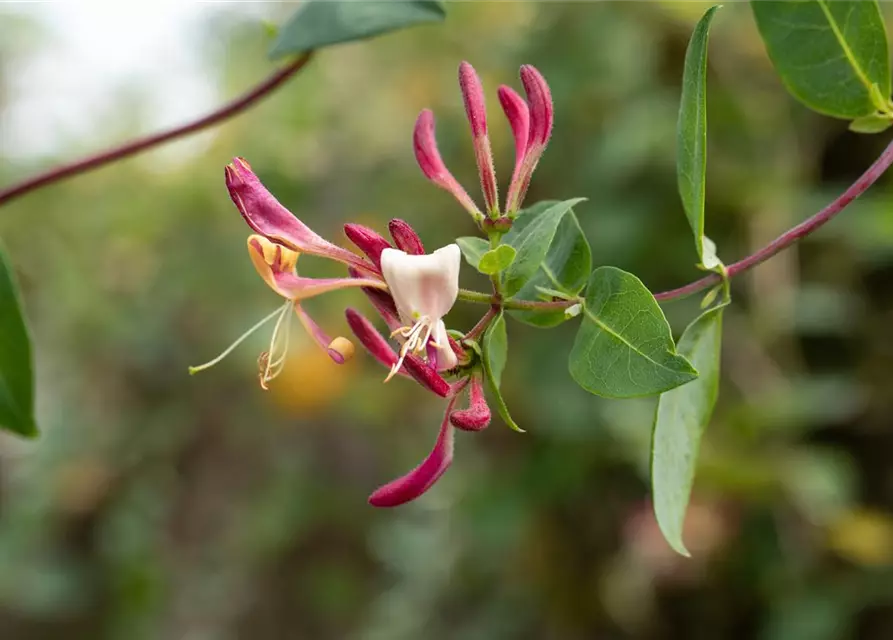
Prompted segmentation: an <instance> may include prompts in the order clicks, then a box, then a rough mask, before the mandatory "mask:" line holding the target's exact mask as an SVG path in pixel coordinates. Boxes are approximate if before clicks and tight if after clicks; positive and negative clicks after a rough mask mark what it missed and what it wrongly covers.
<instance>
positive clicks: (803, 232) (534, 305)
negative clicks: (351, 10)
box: [0, 52, 893, 338]
mask: <svg viewBox="0 0 893 640" xmlns="http://www.w3.org/2000/svg"><path fill="white" fill-rule="evenodd" d="M311 54H312V52H308V53H305V54H303V55H302V56H300V57H299V58H297V59H296V60H294V61H293V62H291V63H290V64H288V65H286V66H285V67H282V68H281V69H278V70H276V71H275V72H274V73H272V74H271V75H270V76H268V77H267V78H266V79H264V80H263V81H262V82H261V83H260V84H258V85H257V86H256V87H254V88H252V89H251V90H249V91H248V92H246V93H245V94H243V95H242V96H240V97H239V98H236V99H235V100H233V101H231V102H229V103H227V104H225V105H224V106H222V107H221V108H219V109H217V110H216V111H214V112H212V113H210V114H208V115H206V116H204V117H202V118H199V119H197V120H194V121H191V122H188V123H186V124H184V125H181V126H179V127H175V128H173V129H169V130H165V131H161V132H159V133H156V134H153V135H149V136H146V137H143V138H137V139H136V140H132V141H130V142H127V143H124V144H122V145H119V146H116V147H113V148H111V149H108V150H106V151H103V152H100V153H97V154H94V155H91V156H88V157H86V158H83V159H81V160H78V161H75V162H71V163H68V164H65V165H62V166H60V167H56V168H55V169H51V170H49V171H46V172H44V173H40V174H38V175H35V176H32V177H30V178H26V179H25V180H22V181H21V182H18V183H16V184H13V185H11V186H9V187H7V188H6V189H3V190H0V206H2V205H4V204H6V203H8V202H10V201H11V200H13V199H14V198H18V197H20V196H24V195H26V194H28V193H31V192H33V191H37V190H38V189H41V188H43V187H47V186H50V185H52V184H55V183H57V182H60V181H62V180H64V179H66V178H69V177H72V176H75V175H79V174H82V173H86V172H88V171H92V170H94V169H98V168H100V167H102V166H105V165H107V164H111V163H113V162H116V161H118V160H122V159H124V158H127V157H130V156H132V155H136V154H138V153H142V152H143V151H147V150H149V149H151V148H154V147H157V146H159V145H161V144H164V143H165V142H169V141H171V140H175V139H178V138H181V137H184V136H187V135H190V134H193V133H197V132H199V131H202V130H204V129H207V128H209V127H212V126H214V125H217V124H220V123H222V122H225V121H226V120H229V119H230V118H232V117H234V116H236V115H238V114H240V113H243V112H244V111H247V110H248V109H249V108H251V107H252V106H254V105H255V104H257V103H258V102H260V100H262V99H263V98H265V97H267V96H268V95H270V94H271V93H273V92H274V91H275V90H276V89H278V88H279V87H281V86H282V85H284V84H285V83H286V82H287V81H288V80H289V79H290V78H292V77H294V76H295V75H297V74H298V72H300V71H301V70H303V69H304V68H305V67H306V65H307V63H308V62H309V61H310V58H311ZM891 164H893V142H891V143H890V144H888V145H887V147H886V148H885V149H884V151H883V152H882V153H881V155H880V156H879V157H878V159H877V160H875V161H874V163H873V164H872V165H871V166H870V167H869V168H868V169H867V170H866V171H865V173H863V174H862V175H861V176H860V177H859V179H858V180H856V181H855V182H854V183H853V184H852V185H850V187H849V188H848V189H847V190H846V191H844V192H843V193H842V194H841V195H840V196H839V197H837V198H836V199H835V200H834V201H833V202H831V203H830V204H829V205H827V206H826V207H825V208H824V209H822V210H821V211H819V212H818V213H816V214H814V215H813V216H812V217H810V218H808V219H807V220H805V221H803V222H801V223H800V224H798V225H796V226H795V227H793V228H791V229H789V230H788V231H786V232H784V233H783V234H781V235H780V236H778V237H777V238H776V239H775V240H773V241H772V242H770V243H769V244H767V245H766V246H765V247H763V248H761V249H760V250H758V251H756V252H755V253H753V254H751V255H749V256H747V257H746V258H744V259H742V260H739V261H738V262H735V263H733V264H731V265H729V267H728V277H730V278H731V277H733V276H735V275H737V274H739V273H743V272H745V271H747V270H749V269H751V268H753V267H755V266H757V265H758V264H760V263H762V262H764V261H766V260H768V259H769V258H771V257H772V256H774V255H775V254H777V253H779V252H781V251H784V250H785V249H787V248H788V247H790V246H791V245H793V244H794V243H795V242H797V241H798V240H800V239H801V238H804V237H806V236H808V235H809V234H810V233H812V232H813V231H815V230H816V229H818V228H819V227H821V226H822V225H824V224H825V223H826V222H828V221H830V220H831V219H832V218H834V217H835V216H836V215H837V214H839V213H840V212H841V211H843V210H844V209H845V208H846V207H847V205H849V204H850V203H851V202H852V201H853V200H855V199H856V198H858V197H859V196H860V195H862V194H863V193H865V191H867V190H868V188H869V187H871V185H873V184H874V183H875V182H876V181H877V180H878V178H880V177H881V175H883V173H884V172H885V171H886V170H887V169H888V168H889V167H890V165H891ZM720 281H721V278H720V276H719V275H718V274H715V273H714V274H710V275H707V276H704V277H703V278H701V279H699V280H695V281H694V282H690V283H689V284H687V285H685V286H682V287H679V288H677V289H670V290H668V291H662V292H659V293H656V294H654V297H655V298H656V299H657V300H658V301H661V302H666V301H669V300H674V299H677V298H683V297H686V296H689V295H692V294H694V293H697V292H699V291H703V290H704V289H707V288H708V287H711V286H713V285H716V284H718V283H719V282H720ZM459 300H463V301H465V302H471V303H480V304H488V305H491V307H490V309H489V310H488V311H487V314H486V315H485V316H484V317H483V318H481V321H480V322H478V324H477V325H476V326H475V327H474V328H472V329H471V330H470V331H469V332H468V334H466V335H467V336H468V337H472V338H473V337H476V336H477V335H478V334H480V333H481V332H482V331H483V330H484V329H485V328H486V326H487V324H489V321H490V320H491V319H492V318H493V317H495V315H496V313H497V312H498V310H499V309H501V308H504V309H518V310H525V311H557V310H561V309H566V308H568V307H571V306H573V305H575V304H577V303H578V302H579V299H570V300H554V301H542V302H539V301H531V300H511V299H509V300H504V299H502V297H501V296H500V295H499V294H498V293H484V292H481V291H470V290H467V289H462V290H460V291H459Z"/></svg>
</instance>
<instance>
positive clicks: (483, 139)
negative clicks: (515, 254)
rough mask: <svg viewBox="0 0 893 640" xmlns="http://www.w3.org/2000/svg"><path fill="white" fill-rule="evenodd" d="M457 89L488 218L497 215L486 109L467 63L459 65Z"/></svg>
mask: <svg viewBox="0 0 893 640" xmlns="http://www.w3.org/2000/svg"><path fill="white" fill-rule="evenodd" d="M459 87H460V89H461V90H462V98H463V100H464V102H465V114H466V115H467V116H468V122H469V124H470V125H471V136H472V139H473V142H474V155H475V160H476V161H477V165H478V173H479V174H480V178H481V191H483V193H484V202H485V203H486V205H487V211H489V212H490V215H491V216H495V215H498V214H499V194H498V193H497V187H496V171H495V170H494V168H493V153H492V151H491V150H490V138H489V137H488V136H487V107H486V102H485V101H484V88H483V86H481V79H480V78H479V77H478V74H477V72H476V71H475V70H474V67H472V66H471V65H470V64H468V63H467V62H463V63H462V64H460V65H459Z"/></svg>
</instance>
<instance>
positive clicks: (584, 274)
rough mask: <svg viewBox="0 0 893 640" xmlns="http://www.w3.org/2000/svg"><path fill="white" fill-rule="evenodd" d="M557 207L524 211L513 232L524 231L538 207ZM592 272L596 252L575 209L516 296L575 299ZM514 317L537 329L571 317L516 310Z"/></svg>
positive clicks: (555, 313) (556, 233)
mask: <svg viewBox="0 0 893 640" xmlns="http://www.w3.org/2000/svg"><path fill="white" fill-rule="evenodd" d="M552 204H554V201H552V202H541V203H537V204H536V205H534V207H532V208H530V209H526V210H525V211H522V212H521V215H520V216H518V218H517V219H516V220H515V222H514V225H513V226H512V230H513V231H514V230H515V229H516V228H519V227H520V228H521V229H523V228H524V227H526V226H527V225H528V224H529V223H530V222H532V221H533V219H534V216H535V215H537V213H538V212H537V211H536V208H541V210H545V209H546V208H548V207H550V206H551V205H552ZM590 271H592V250H591V249H590V248H589V242H588V241H587V240H586V236H585V235H583V230H582V229H581V228H580V223H579V222H578V221H577V216H576V215H574V212H573V210H570V211H568V212H567V214H566V215H565V216H564V218H563V219H562V220H561V222H560V223H559V225H558V229H557V230H556V231H555V236H554V237H553V239H552V244H551V245H549V251H548V252H547V253H546V257H545V259H544V260H543V262H542V264H541V265H540V268H539V269H538V270H537V272H536V273H535V274H533V276H532V277H531V278H530V279H529V280H528V281H527V282H526V283H525V284H524V286H523V287H521V290H520V291H518V293H516V294H515V295H514V296H512V297H513V298H515V299H518V300H542V299H543V294H544V293H545V294H547V295H551V296H552V297H556V298H562V297H563V298H569V299H573V298H574V297H575V296H576V295H577V294H578V293H580V291H582V289H583V287H585V286H586V281H587V280H588V279H589V273H590ZM511 315H512V317H513V318H515V319H517V320H520V321H521V322H524V323H526V324H529V325H532V326H534V327H541V328H548V327H554V326H556V325H559V324H561V323H562V322H564V321H565V320H567V318H566V317H565V315H564V312H563V311H560V310H559V311H548V312H540V311H512V312H511Z"/></svg>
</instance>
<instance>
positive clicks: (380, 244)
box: [344, 223, 391, 270]
mask: <svg viewBox="0 0 893 640" xmlns="http://www.w3.org/2000/svg"><path fill="white" fill-rule="evenodd" d="M344 235H346V236H347V237H348V238H349V239H350V241H351V242H353V243H354V244H355V245H356V246H357V247H358V248H359V249H360V251H362V252H363V253H365V254H366V255H367V256H368V257H369V259H370V260H371V261H372V264H374V265H375V267H376V268H377V269H379V270H381V252H382V251H384V250H385V249H389V248H391V243H390V242H388V241H387V240H385V239H384V238H383V237H382V236H381V235H379V234H378V233H376V232H375V231H373V230H372V229H370V228H369V227H364V226H363V225H361V224H355V223H348V224H346V225H344Z"/></svg>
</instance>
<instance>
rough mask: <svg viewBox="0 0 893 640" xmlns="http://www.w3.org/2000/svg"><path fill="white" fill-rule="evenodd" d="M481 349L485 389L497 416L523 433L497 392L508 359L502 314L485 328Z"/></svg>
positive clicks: (506, 338)
mask: <svg viewBox="0 0 893 640" xmlns="http://www.w3.org/2000/svg"><path fill="white" fill-rule="evenodd" d="M481 348H482V350H483V358H482V359H483V363H484V373H485V374H486V376H485V378H486V379H487V387H488V388H489V389H490V393H491V394H492V395H493V399H494V400H495V401H496V409H497V410H498V411H499V415H500V416H502V419H503V420H504V421H505V423H506V424H507V425H508V426H509V427H511V428H512V429H514V430H515V431H518V432H519V433H524V429H522V428H521V427H519V426H518V425H517V424H516V423H515V421H514V420H512V416H511V415H510V414H509V410H508V407H507V406H506V405H505V400H503V399H502V394H501V393H500V392H499V385H500V383H501V382H502V372H503V371H504V370H505V362H506V359H507V358H508V336H507V335H506V332H505V318H504V317H503V315H502V313H500V314H499V315H498V316H496V318H494V319H493V321H492V322H491V323H490V326H489V327H487V330H486V331H485V332H484V338H483V341H482V344H481Z"/></svg>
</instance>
